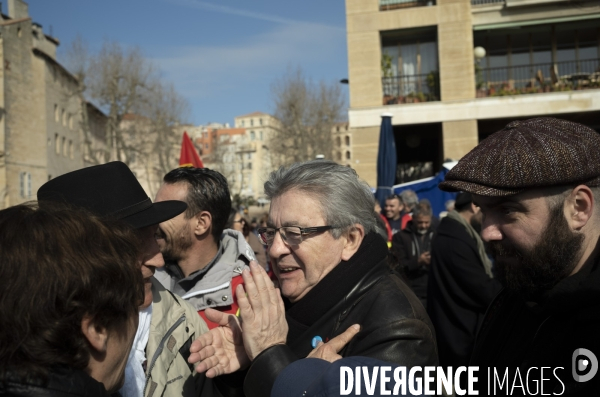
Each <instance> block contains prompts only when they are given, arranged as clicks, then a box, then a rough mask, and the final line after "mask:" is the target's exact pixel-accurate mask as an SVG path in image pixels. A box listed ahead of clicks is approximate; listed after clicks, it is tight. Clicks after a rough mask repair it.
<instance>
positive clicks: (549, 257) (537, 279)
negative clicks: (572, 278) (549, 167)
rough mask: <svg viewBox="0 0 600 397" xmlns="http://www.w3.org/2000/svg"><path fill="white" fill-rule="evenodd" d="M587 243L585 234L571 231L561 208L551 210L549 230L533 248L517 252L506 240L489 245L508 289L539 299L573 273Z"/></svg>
mask: <svg viewBox="0 0 600 397" xmlns="http://www.w3.org/2000/svg"><path fill="white" fill-rule="evenodd" d="M583 240H584V235H583V234H578V233H574V232H573V231H572V230H571V229H570V228H569V224H568V223H567V220H566V218H565V216H564V213H563V207H562V205H559V206H558V208H555V209H552V210H551V211H550V218H549V220H548V223H547V224H546V228H545V229H544V231H543V233H542V235H541V236H540V239H539V241H538V243H537V244H536V245H535V246H534V247H533V248H532V249H529V250H525V249H517V248H515V247H514V246H506V245H504V244H503V243H502V241H493V242H490V243H489V248H490V253H491V254H492V256H493V257H494V259H495V265H494V271H495V273H496V276H497V279H498V280H499V281H500V282H501V283H502V284H503V285H504V286H505V287H506V288H507V289H509V290H511V291H514V292H516V293H518V294H519V295H521V296H523V297H524V298H526V299H534V300H535V299H536V298H537V297H539V296H540V294H541V293H543V292H544V291H548V290H550V289H552V288H553V287H554V286H555V285H556V284H557V283H558V282H559V281H560V280H562V279H564V278H566V277H567V276H568V275H569V274H571V272H572V271H573V269H574V268H575V266H576V265H577V262H578V261H579V259H580V258H581V255H582V252H581V251H582V250H581V247H582V244H583Z"/></svg>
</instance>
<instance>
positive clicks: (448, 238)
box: [427, 193, 501, 367]
mask: <svg viewBox="0 0 600 397" xmlns="http://www.w3.org/2000/svg"><path fill="white" fill-rule="evenodd" d="M455 208H456V210H455V211H450V212H449V213H448V216H446V217H445V218H443V219H442V221H441V223H440V226H439V227H438V230H437V232H436V237H435V239H434V240H433V243H432V245H431V247H432V248H431V266H430V269H429V286H428V293H427V297H428V298H427V304H428V307H427V312H428V313H429V315H430V316H431V321H432V322H433V324H434V326H435V329H436V331H437V340H438V347H439V354H440V364H441V365H442V366H452V367H459V366H466V365H469V359H470V358H471V352H472V351H473V346H474V344H475V335H476V333H477V330H478V329H479V327H480V326H481V323H482V321H483V316H484V315H485V311H486V309H487V307H488V306H489V304H490V303H491V302H492V299H493V298H494V296H496V294H497V293H498V292H499V291H500V288H501V286H500V283H499V282H498V281H497V280H496V279H494V277H493V275H492V264H491V261H490V260H489V258H488V256H487V253H486V251H485V247H484V245H483V241H482V240H481V238H480V237H479V233H478V232H477V231H476V230H475V229H474V228H473V227H472V226H471V220H472V219H473V218H474V217H475V215H476V214H477V213H479V208H478V207H476V206H475V205H474V204H473V200H472V197H471V194H470V193H459V194H458V196H457V197H456V204H455Z"/></svg>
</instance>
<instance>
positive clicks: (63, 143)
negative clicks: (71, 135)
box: [62, 136, 67, 157]
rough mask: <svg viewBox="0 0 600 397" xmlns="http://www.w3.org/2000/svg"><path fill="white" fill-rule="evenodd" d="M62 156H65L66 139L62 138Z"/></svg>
mask: <svg viewBox="0 0 600 397" xmlns="http://www.w3.org/2000/svg"><path fill="white" fill-rule="evenodd" d="M62 155H63V156H65V157H66V156H67V138H65V137H64V136H63V137H62Z"/></svg>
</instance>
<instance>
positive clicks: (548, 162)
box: [440, 118, 600, 396]
mask: <svg viewBox="0 0 600 397" xmlns="http://www.w3.org/2000/svg"><path fill="white" fill-rule="evenodd" d="M599 186H600V135H598V133H597V132H596V131H594V130H592V129H590V128H588V127H586V126H583V125H581V124H577V123H573V122H569V121H565V120H558V119H553V118H537V119H531V120H524V121H514V122H511V123H510V124H508V125H507V126H506V127H505V128H504V129H502V130H501V131H499V132H497V133H495V134H493V135H491V136H489V137H488V138H486V139H485V140H483V141H482V142H481V143H480V144H479V145H478V146H476V147H475V148H474V149H473V150H472V151H471V152H469V153H468V154H467V155H465V156H464V157H463V158H462V159H461V160H460V161H459V162H458V164H457V165H456V166H455V167H454V168H453V169H452V170H451V171H450V172H448V174H446V178H445V181H444V182H442V183H441V184H440V188H441V189H442V190H447V191H457V190H462V191H467V192H470V193H471V194H473V200H474V202H475V204H477V205H478V206H479V207H480V208H481V211H482V212H483V220H482V232H481V235H482V238H483V240H485V241H487V242H488V243H489V245H490V250H491V252H492V254H493V256H494V258H495V264H494V266H495V273H496V274H497V276H498V279H499V280H500V281H501V282H502V283H503V284H504V286H505V288H504V289H503V290H502V291H501V292H500V294H499V295H498V296H497V297H496V298H495V299H494V301H493V302H492V304H491V306H490V307H489V309H488V311H487V314H486V316H485V318H484V320H483V325H482V327H481V330H480V331H479V334H478V336H477V341H476V343H475V348H474V351H473V355H472V358H471V365H476V366H479V367H480V369H481V368H485V367H494V368H495V369H496V372H499V373H500V374H501V375H500V376H501V377H502V376H504V373H505V372H504V368H507V369H508V384H509V385H514V384H515V383H516V384H517V385H519V384H520V385H521V386H517V389H516V391H515V392H518V393H522V394H525V393H526V390H527V391H528V393H531V394H534V393H537V392H536V391H535V390H538V389H540V388H541V387H543V389H542V390H543V391H541V393H546V394H550V393H553V394H555V395H578V396H592V395H599V394H600V376H599V375H598V374H597V371H598V357H599V356H600V338H599V337H598V335H600V256H599V254H598V252H599V250H600V246H599V244H598V240H599V238H600V208H599V207H598V205H599V203H600V202H599V199H600V188H599ZM517 369H518V370H519V371H520V373H518V372H517ZM544 369H545V372H544ZM480 374H482V375H483V378H484V379H483V380H484V381H483V382H481V384H480V386H481V390H488V389H487V388H486V386H485V377H486V376H487V371H481V372H480ZM492 375H493V373H492ZM510 388H512V390H514V386H510ZM510 388H509V386H505V387H504V388H503V389H502V391H501V392H500V393H502V394H511V393H512V392H511V389H510ZM496 394H498V393H496Z"/></svg>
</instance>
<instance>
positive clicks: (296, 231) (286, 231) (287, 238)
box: [258, 226, 337, 245]
mask: <svg viewBox="0 0 600 397" xmlns="http://www.w3.org/2000/svg"><path fill="white" fill-rule="evenodd" d="M330 229H337V226H316V227H300V226H282V227H278V228H274V227H261V228H259V229H258V237H259V239H260V242H261V243H263V244H264V245H271V244H273V240H275V234H276V233H277V232H279V234H280V235H281V239H282V240H283V242H284V243H286V244H287V245H298V244H300V243H301V242H302V236H307V235H309V234H313V233H320V232H324V231H326V230H330Z"/></svg>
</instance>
